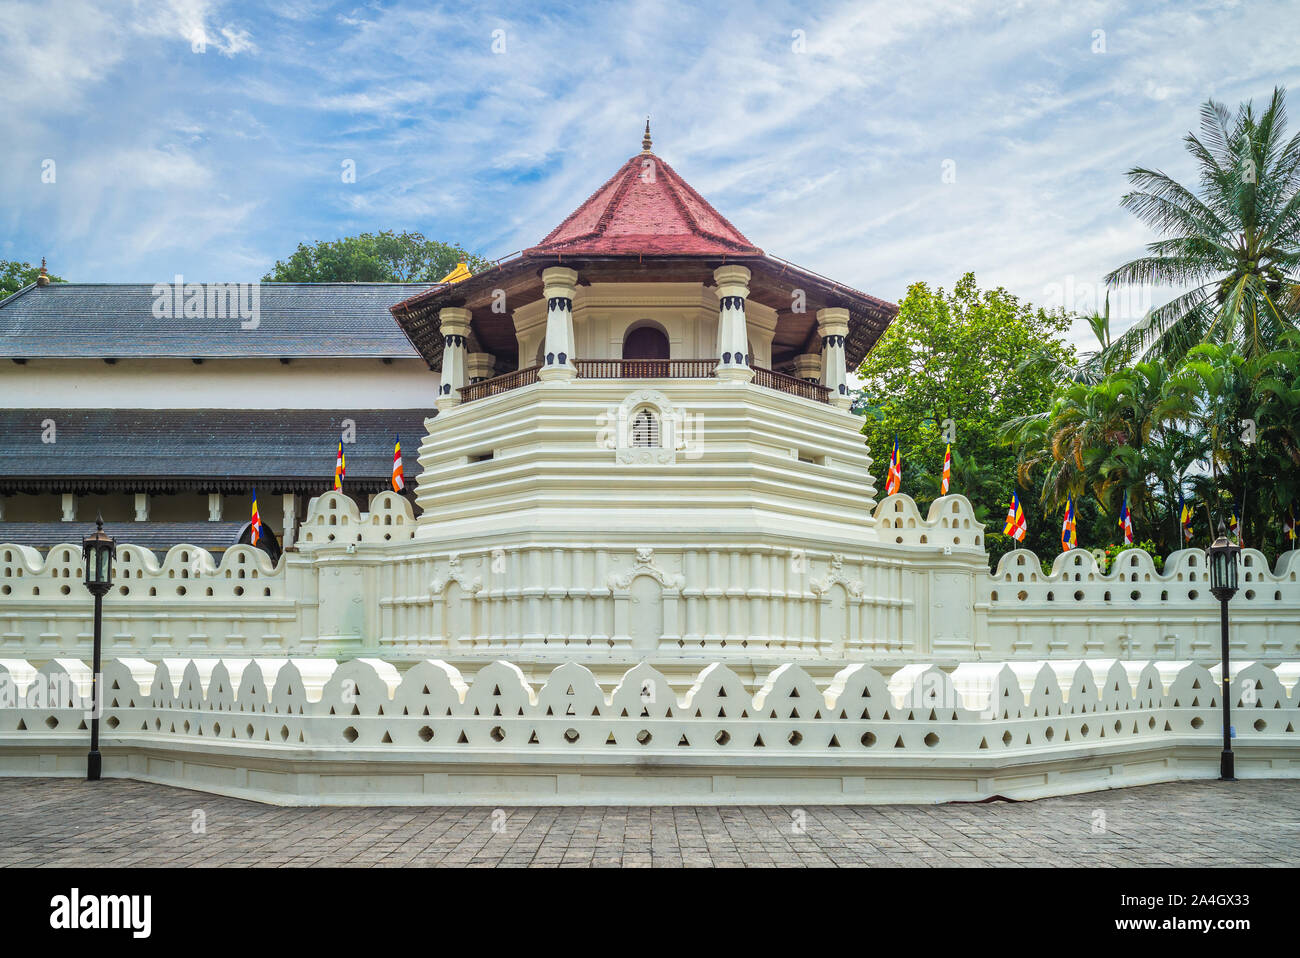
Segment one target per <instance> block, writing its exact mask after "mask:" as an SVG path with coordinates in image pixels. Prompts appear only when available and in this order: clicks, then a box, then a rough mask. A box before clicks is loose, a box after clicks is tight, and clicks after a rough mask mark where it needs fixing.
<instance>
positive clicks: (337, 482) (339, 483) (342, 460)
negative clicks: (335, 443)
mask: <svg viewBox="0 0 1300 958" xmlns="http://www.w3.org/2000/svg"><path fill="white" fill-rule="evenodd" d="M347 472H348V463H347V458H346V457H345V456H344V455H343V439H342V438H340V439H339V452H338V457H337V458H336V459H335V460H334V488H335V489H340V490H341V489H342V488H343V477H344V476H346V475H347Z"/></svg>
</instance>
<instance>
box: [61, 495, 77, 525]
mask: <svg viewBox="0 0 1300 958" xmlns="http://www.w3.org/2000/svg"><path fill="white" fill-rule="evenodd" d="M63 521H64V522H76V521H77V497H76V496H74V495H73V494H72V493H70V492H65V493H64V494H63Z"/></svg>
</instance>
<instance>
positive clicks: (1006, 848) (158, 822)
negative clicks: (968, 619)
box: [0, 778, 1300, 868]
mask: <svg viewBox="0 0 1300 958" xmlns="http://www.w3.org/2000/svg"><path fill="white" fill-rule="evenodd" d="M195 809H202V810H203V812H204V815H205V819H206V831H205V832H203V833H201V834H195V833H194V832H193V831H192V830H191V827H190V826H191V821H192V818H191V813H192V812H193V811H194V810H195ZM493 811H494V809H491V808H469V807H466V808H450V807H448V808H437V807H426V808H382V807H369V808H286V807H279V806H268V805H260V804H257V803H255V802H246V801H241V800H239V799H233V798H223V797H220V796H214V795H203V794H200V793H196V792H191V791H185V790H182V789H175V788H169V787H167V786H162V785H151V784H147V783H143V782H132V781H125V780H120V779H109V780H105V781H101V782H98V783H88V782H84V781H81V780H79V779H23V778H8V779H0V866H24V867H76V866H91V867H94V866H131V865H139V866H154V867H157V866H168V867H194V866H218V867H232V868H239V867H248V866H260V867H279V868H302V867H313V866H314V867H326V868H329V867H347V866H351V867H357V866H361V867H384V868H391V867H428V866H449V867H473V868H494V867H540V868H573V867H578V868H591V867H597V868H608V867H614V868H618V867H621V868H648V867H653V868H709V867H717V868H746V867H748V868H774V867H775V868H786V867H828V866H829V867H866V866H882V865H883V866H889V865H904V866H911V867H922V868H951V867H981V866H982V867H997V868H1023V867H1026V866H1029V867H1033V866H1046V867H1057V868H1062V867H1070V866H1074V865H1086V866H1100V867H1117V866H1146V867H1165V866H1170V865H1176V866H1184V867H1197V866H1199V867H1213V866H1220V865H1262V866H1266V867H1295V866H1296V865H1297V864H1300V826H1298V825H1297V823H1300V787H1297V786H1296V784H1295V783H1292V782H1287V781H1281V780H1275V781H1258V780H1247V781H1242V782H1238V783H1236V784H1233V785H1223V784H1220V783H1218V782H1214V781H1206V782H1178V783H1170V784H1165V785H1148V786H1143V787H1140V788H1129V789H1117V790H1114V791H1108V792H1094V793H1090V794H1086V795H1073V796H1065V797H1061V798H1048V799H1042V800H1040V801H1036V802H991V803H987V804H980V805H892V806H847V805H846V806H810V807H805V808H800V809H798V811H800V812H801V813H802V815H801V816H799V817H798V818H796V817H795V816H794V815H793V814H792V813H793V812H794V811H795V809H794V808H786V807H776V806H772V807H699V808H696V807H691V806H674V807H662V808H628V807H623V806H617V807H608V808H603V807H588V808H517V809H507V810H506V820H505V830H504V832H494V831H493V830H492V826H493V823H494V819H493V818H492V814H493ZM1099 812H1100V813H1103V814H1101V815H1099V814H1098V813H1099ZM796 821H799V822H800V829H799V830H796V828H795V823H796Z"/></svg>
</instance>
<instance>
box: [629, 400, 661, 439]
mask: <svg viewBox="0 0 1300 958" xmlns="http://www.w3.org/2000/svg"><path fill="white" fill-rule="evenodd" d="M632 445H634V446H646V447H649V448H656V447H658V445H659V417H658V416H656V415H655V414H654V413H652V412H651V411H650V410H649V409H642V410H641V411H640V412H638V413H637V414H636V415H635V416H633V417H632Z"/></svg>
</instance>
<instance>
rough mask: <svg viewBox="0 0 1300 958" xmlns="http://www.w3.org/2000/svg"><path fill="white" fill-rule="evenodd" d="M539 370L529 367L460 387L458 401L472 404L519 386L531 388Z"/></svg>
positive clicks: (539, 367)
mask: <svg viewBox="0 0 1300 958" xmlns="http://www.w3.org/2000/svg"><path fill="white" fill-rule="evenodd" d="M541 368H542V367H541V366H529V367H528V368H527V369H517V370H515V371H514V372H512V373H506V374H505V375H504V376H496V377H494V378H492V379H485V380H483V381H482V382H480V383H471V384H470V385H468V386H462V387H461V388H460V401H461V402H473V401H474V400H475V399H482V398H484V397H485V396H495V395H497V394H499V393H508V392H510V390H512V389H518V388H519V387H520V386H531V385H532V384H533V383H535V382H537V370H539V369H541Z"/></svg>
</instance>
